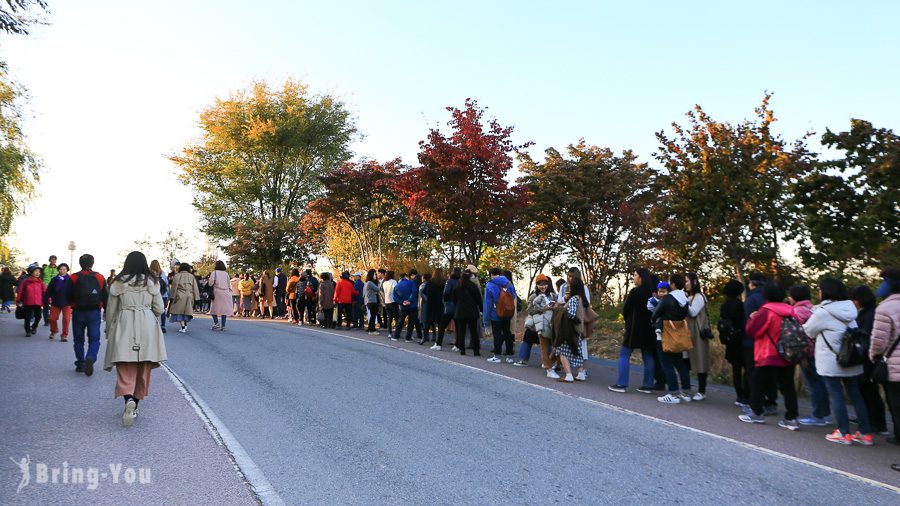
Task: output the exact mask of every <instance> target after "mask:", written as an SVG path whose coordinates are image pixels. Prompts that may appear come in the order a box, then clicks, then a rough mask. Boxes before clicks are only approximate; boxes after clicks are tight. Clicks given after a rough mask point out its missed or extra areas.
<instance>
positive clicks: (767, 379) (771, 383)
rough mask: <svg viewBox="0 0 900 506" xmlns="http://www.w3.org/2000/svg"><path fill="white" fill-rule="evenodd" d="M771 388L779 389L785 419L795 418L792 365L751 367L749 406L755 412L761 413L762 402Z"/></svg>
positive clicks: (795, 399)
mask: <svg viewBox="0 0 900 506" xmlns="http://www.w3.org/2000/svg"><path fill="white" fill-rule="evenodd" d="M773 388H776V389H777V390H781V395H782V397H784V408H785V410H786V413H785V415H784V418H785V420H794V419H796V418H797V391H796V390H795V389H794V366H792V365H791V366H788V367H778V366H763V367H754V368H753V372H752V373H751V378H750V408H751V409H753V412H754V413H755V414H757V415H762V414H763V403H764V402H765V400H766V397H767V396H768V394H769V393H770V392H771V391H772V389H773ZM777 390H776V391H777Z"/></svg>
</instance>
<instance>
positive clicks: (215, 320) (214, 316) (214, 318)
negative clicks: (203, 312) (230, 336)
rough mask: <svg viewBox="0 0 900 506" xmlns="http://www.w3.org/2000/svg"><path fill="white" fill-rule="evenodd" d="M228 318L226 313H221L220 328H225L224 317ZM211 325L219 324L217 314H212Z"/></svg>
mask: <svg viewBox="0 0 900 506" xmlns="http://www.w3.org/2000/svg"><path fill="white" fill-rule="evenodd" d="M226 318H228V315H224V314H223V315H222V328H223V329H224V328H225V319H226ZM212 319H213V325H218V324H219V315H212Z"/></svg>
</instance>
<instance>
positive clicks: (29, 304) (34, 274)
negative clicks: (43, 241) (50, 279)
mask: <svg viewBox="0 0 900 506" xmlns="http://www.w3.org/2000/svg"><path fill="white" fill-rule="evenodd" d="M46 291H47V287H46V286H44V281H43V280H42V279H41V268H40V267H38V266H37V265H32V266H31V267H29V268H28V277H27V278H25V281H23V282H22V284H21V285H19V294H18V296H17V297H16V305H17V306H23V307H24V308H25V319H24V320H23V321H24V322H25V337H31V336H32V335H34V334H37V329H38V325H39V324H40V323H41V310H42V309H43V307H44V293H45V292H46Z"/></svg>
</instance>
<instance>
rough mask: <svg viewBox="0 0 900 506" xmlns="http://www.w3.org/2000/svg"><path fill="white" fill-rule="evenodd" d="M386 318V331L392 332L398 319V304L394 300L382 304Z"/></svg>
mask: <svg viewBox="0 0 900 506" xmlns="http://www.w3.org/2000/svg"><path fill="white" fill-rule="evenodd" d="M384 309H385V313H386V319H387V331H388V334H391V335H393V334H394V325H396V324H397V320H399V319H400V305H399V304H397V303H396V302H391V303H390V304H388V305H386V306H384Z"/></svg>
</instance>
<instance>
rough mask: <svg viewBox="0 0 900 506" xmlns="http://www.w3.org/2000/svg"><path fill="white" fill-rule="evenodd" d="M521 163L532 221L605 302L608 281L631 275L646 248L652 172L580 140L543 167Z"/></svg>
mask: <svg viewBox="0 0 900 506" xmlns="http://www.w3.org/2000/svg"><path fill="white" fill-rule="evenodd" d="M520 160H521V161H522V165H521V169H522V171H523V172H524V173H525V176H524V177H523V178H522V179H520V183H521V184H523V185H524V186H525V187H527V189H528V197H529V201H530V206H531V209H530V210H529V213H531V214H533V215H534V216H535V218H533V220H536V221H540V222H541V224H542V225H544V226H546V227H550V228H551V229H553V230H554V233H555V234H559V239H558V240H559V244H560V245H561V246H562V248H563V254H565V255H566V256H568V257H569V258H570V259H571V260H572V261H574V262H575V263H577V264H578V265H579V266H580V268H581V271H582V273H583V274H584V276H585V282H586V283H587V285H588V288H589V289H590V291H591V293H592V294H595V296H597V299H596V300H599V299H600V298H607V297H609V296H610V294H609V293H607V292H606V287H607V285H608V284H609V282H610V280H611V279H612V278H613V277H614V276H617V275H619V274H622V273H624V272H626V271H627V270H629V269H631V268H632V267H633V266H632V265H630V262H631V261H632V259H633V257H634V255H633V252H634V251H635V250H638V251H640V250H641V249H642V248H644V245H645V242H644V236H645V233H644V231H645V224H646V221H647V213H648V211H649V207H650V205H651V204H652V203H653V200H654V195H653V192H652V191H651V188H650V185H649V184H648V182H649V181H651V180H652V172H651V170H650V169H649V168H648V167H647V164H646V163H638V162H637V156H636V155H635V154H634V153H632V152H631V151H624V152H622V154H621V155H615V154H614V153H613V152H612V150H610V149H609V148H601V147H597V146H588V145H587V144H586V143H585V142H584V139H582V140H581V141H579V143H578V144H577V145H569V147H568V149H567V153H566V155H563V154H561V153H560V152H559V151H557V150H555V149H553V148H551V149H548V150H547V151H546V157H545V159H544V162H543V163H536V162H534V161H533V160H532V159H531V158H530V157H529V156H527V155H522V156H521V157H520ZM540 217H543V218H540ZM548 261H549V259H548Z"/></svg>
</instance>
